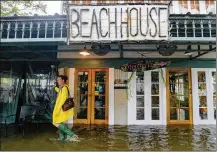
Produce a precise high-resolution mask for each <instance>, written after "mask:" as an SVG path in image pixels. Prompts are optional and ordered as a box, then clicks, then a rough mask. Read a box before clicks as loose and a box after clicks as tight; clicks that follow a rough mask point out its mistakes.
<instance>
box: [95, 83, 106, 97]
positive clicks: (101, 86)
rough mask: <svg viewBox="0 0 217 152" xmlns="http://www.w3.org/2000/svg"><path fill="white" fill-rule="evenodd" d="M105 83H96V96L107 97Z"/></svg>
mask: <svg viewBox="0 0 217 152" xmlns="http://www.w3.org/2000/svg"><path fill="white" fill-rule="evenodd" d="M105 86H106V85H105V83H100V82H97V83H95V95H105V91H106V90H105Z"/></svg>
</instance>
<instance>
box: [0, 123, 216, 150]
mask: <svg viewBox="0 0 217 152" xmlns="http://www.w3.org/2000/svg"><path fill="white" fill-rule="evenodd" d="M40 128H41V130H38V132H37V133H35V132H34V131H32V130H27V131H26V132H25V135H24V137H22V135H21V134H20V133H16V134H13V135H11V136H9V137H7V138H5V137H2V141H1V150H26V151H33V150H35V151H40V150H45V151H46V150H47V151H49V150H53V151H59V150H61V151H80V150H83V151H88V150H92V151H96V150H101V151H129V150H131V151H133V150H136V151H169V150H172V151H216V126H215V125H206V126H202V125H198V126H183V125H182V126H109V127H102V126H91V127H90V126H79V127H78V126H77V127H74V131H75V132H76V133H77V135H78V136H79V137H80V138H81V141H80V142H60V141H52V140H50V139H49V138H57V137H58V135H57V133H56V128H54V127H51V126H40Z"/></svg>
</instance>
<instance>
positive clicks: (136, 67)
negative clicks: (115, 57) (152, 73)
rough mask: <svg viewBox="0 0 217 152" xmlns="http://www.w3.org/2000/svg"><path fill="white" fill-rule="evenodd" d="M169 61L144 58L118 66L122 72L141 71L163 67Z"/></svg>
mask: <svg viewBox="0 0 217 152" xmlns="http://www.w3.org/2000/svg"><path fill="white" fill-rule="evenodd" d="M170 63H171V62H170V61H156V60H144V61H138V62H132V63H129V64H124V65H122V66H121V67H120V69H121V70H122V71H124V72H143V71H148V70H154V69H159V68H163V67H166V66H168V65H169V64H170Z"/></svg>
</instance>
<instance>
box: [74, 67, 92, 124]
mask: <svg viewBox="0 0 217 152" xmlns="http://www.w3.org/2000/svg"><path fill="white" fill-rule="evenodd" d="M74 99H75V108H74V109H75V114H76V116H77V117H76V120H75V123H83V124H90V112H91V111H90V107H91V70H88V69H76V70H75V93H74Z"/></svg>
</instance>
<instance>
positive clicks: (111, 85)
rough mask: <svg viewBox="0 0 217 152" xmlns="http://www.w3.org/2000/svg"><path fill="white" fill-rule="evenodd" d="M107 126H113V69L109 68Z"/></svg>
mask: <svg viewBox="0 0 217 152" xmlns="http://www.w3.org/2000/svg"><path fill="white" fill-rule="evenodd" d="M108 116H109V118H108V119H109V122H108V124H109V125H114V120H115V119H114V117H115V115H114V68H109V110H108Z"/></svg>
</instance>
